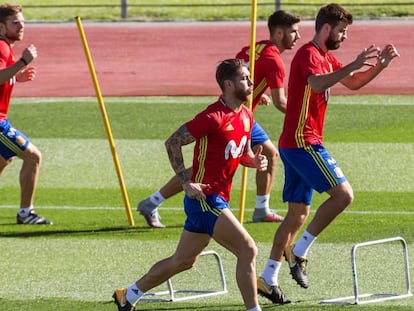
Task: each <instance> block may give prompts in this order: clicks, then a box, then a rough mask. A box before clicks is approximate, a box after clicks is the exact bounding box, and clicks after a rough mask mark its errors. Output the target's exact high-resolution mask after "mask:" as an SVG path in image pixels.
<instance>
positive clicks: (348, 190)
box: [341, 184, 354, 207]
mask: <svg viewBox="0 0 414 311" xmlns="http://www.w3.org/2000/svg"><path fill="white" fill-rule="evenodd" d="M341 198H342V204H343V206H344V207H347V206H349V205H350V204H351V203H352V202H353V201H354V191H353V190H352V187H351V185H349V184H346V185H345V189H344V191H343V193H342V196H341Z"/></svg>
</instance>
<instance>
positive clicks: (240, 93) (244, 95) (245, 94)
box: [234, 88, 251, 102]
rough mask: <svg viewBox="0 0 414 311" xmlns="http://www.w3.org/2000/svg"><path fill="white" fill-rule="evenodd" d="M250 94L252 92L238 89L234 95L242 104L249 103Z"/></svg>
mask: <svg viewBox="0 0 414 311" xmlns="http://www.w3.org/2000/svg"><path fill="white" fill-rule="evenodd" d="M250 94H251V92H250V91H249V90H246V89H242V88H237V89H236V91H235V94H234V95H235V96H236V98H237V99H239V100H241V101H242V102H247V101H248V99H249V95H250Z"/></svg>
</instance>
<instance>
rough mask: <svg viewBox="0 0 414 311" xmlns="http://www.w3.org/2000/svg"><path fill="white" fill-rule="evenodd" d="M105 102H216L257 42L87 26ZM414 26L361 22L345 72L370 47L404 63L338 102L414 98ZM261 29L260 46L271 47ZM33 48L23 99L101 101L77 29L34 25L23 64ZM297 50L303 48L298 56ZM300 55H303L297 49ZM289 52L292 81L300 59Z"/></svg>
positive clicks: (227, 33) (346, 51) (243, 26)
mask: <svg viewBox="0 0 414 311" xmlns="http://www.w3.org/2000/svg"><path fill="white" fill-rule="evenodd" d="M83 27H84V30H85V33H86V37H87V40H88V43H89V47H90V51H91V54H92V57H93V61H94V65H95V69H96V72H97V77H98V81H99V84H100V88H101V91H102V94H103V95H104V96H144V95H216V94H218V92H219V90H218V87H217V86H216V82H215V77H214V73H215V67H216V65H217V63H218V62H219V61H220V60H223V59H225V58H231V57H234V56H235V54H236V52H237V51H238V50H239V49H240V48H241V47H242V46H244V45H247V44H249V42H250V23H249V22H203V23H192V22H188V23H181V22H180V23H169V22H168V23H167V22H165V23H142V22H141V23H139V22H137V23H85V22H84V23H83ZM313 27H314V26H313V22H302V23H301V27H300V33H301V36H302V38H301V40H300V41H299V42H298V45H297V47H298V46H300V45H302V44H303V43H305V42H306V41H308V40H311V39H312V36H313ZM412 33H414V20H390V21H378V20H377V21H359V20H357V21H355V22H354V24H353V25H352V26H350V29H349V32H348V39H347V40H346V41H345V42H344V43H343V45H342V47H341V48H340V49H339V50H337V51H334V53H335V55H336V56H337V57H338V58H339V60H341V61H342V62H343V63H344V64H346V63H348V62H350V61H352V60H353V59H354V58H355V57H356V56H357V54H358V53H359V52H360V51H361V50H362V49H363V48H365V47H367V46H369V45H370V44H372V43H374V44H376V45H378V46H380V47H382V46H384V45H385V44H386V43H393V44H394V45H395V46H396V47H397V49H398V50H399V52H400V54H401V57H400V58H398V59H396V60H395V61H394V62H393V63H392V64H391V66H390V67H389V68H387V69H386V71H385V72H384V73H383V74H381V75H380V76H378V77H377V78H376V79H375V80H374V81H372V82H371V83H370V84H369V85H367V86H366V87H365V88H363V89H361V90H359V91H356V92H355V91H349V90H347V89H345V88H343V87H342V86H335V87H334V88H333V92H332V94H334V95H339V94H414V54H413V50H414V49H413V48H414V42H413V40H412V36H411V35H410V34H412ZM267 38H268V31H267V28H266V24H265V23H263V22H259V23H258V26H257V39H258V40H259V39H267ZM29 43H34V44H35V45H36V46H37V49H38V53H39V57H38V58H37V59H36V60H35V61H34V63H33V64H34V65H35V66H36V67H37V70H38V74H37V76H36V79H35V81H32V82H29V83H21V84H18V85H17V86H16V87H15V90H14V96H19V97H65V96H95V90H94V87H93V84H92V79H91V76H90V73H89V68H88V64H87V62H86V58H85V54H84V51H83V47H82V43H81V40H80V36H79V33H78V29H77V27H76V23H75V21H74V22H73V23H68V24H30V23H27V24H26V30H25V38H24V41H23V42H17V43H16V45H15V49H16V52H17V57H19V56H20V53H21V52H20V51H21V50H22V48H23V47H25V46H26V45H27V44H29ZM297 47H296V48H297ZM296 48H295V49H296ZM295 49H294V50H293V51H285V52H284V53H283V54H282V58H283V59H284V61H285V64H286V69H287V74H289V63H290V61H291V59H292V56H293V54H294V51H295Z"/></svg>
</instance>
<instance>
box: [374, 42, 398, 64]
mask: <svg viewBox="0 0 414 311" xmlns="http://www.w3.org/2000/svg"><path fill="white" fill-rule="evenodd" d="M395 57H400V54H399V53H398V51H397V49H396V48H395V47H394V46H393V45H392V44H387V45H386V46H385V47H384V48H383V49H382V51H381V52H380V53H379V55H378V63H379V64H380V65H381V66H382V67H384V68H385V67H387V66H388V65H389V64H390V63H391V61H392V60H393V59H394V58H395Z"/></svg>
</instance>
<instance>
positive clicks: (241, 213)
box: [239, 0, 257, 223]
mask: <svg viewBox="0 0 414 311" xmlns="http://www.w3.org/2000/svg"><path fill="white" fill-rule="evenodd" d="M256 20H257V0H252V12H251V22H250V54H249V63H250V68H249V69H250V79H251V80H252V81H254V65H255V62H256ZM254 87H256V86H255V85H254ZM252 102H253V94H252V96H250V99H249V101H248V103H247V106H248V107H249V108H250V109H252ZM247 169H248V168H247V167H245V166H244V167H243V170H242V184H241V191H240V193H241V194H240V207H239V222H240V223H243V222H244V210H245V207H246V185H247Z"/></svg>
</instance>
